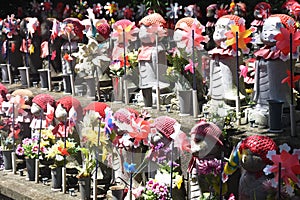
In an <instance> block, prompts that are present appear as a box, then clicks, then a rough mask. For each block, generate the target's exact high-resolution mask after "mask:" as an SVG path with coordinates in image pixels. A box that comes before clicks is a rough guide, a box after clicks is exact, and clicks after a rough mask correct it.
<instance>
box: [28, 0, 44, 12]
mask: <svg viewBox="0 0 300 200" xmlns="http://www.w3.org/2000/svg"><path fill="white" fill-rule="evenodd" d="M30 5H31V11H33V12H34V13H38V12H39V11H40V10H41V8H40V3H39V2H36V0H33V1H32V2H30Z"/></svg>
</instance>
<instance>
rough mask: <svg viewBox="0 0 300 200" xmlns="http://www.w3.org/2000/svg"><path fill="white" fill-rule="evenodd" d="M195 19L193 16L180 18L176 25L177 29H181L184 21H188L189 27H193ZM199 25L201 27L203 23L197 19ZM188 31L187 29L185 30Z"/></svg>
mask: <svg viewBox="0 0 300 200" xmlns="http://www.w3.org/2000/svg"><path fill="white" fill-rule="evenodd" d="M194 21H195V18H192V17H184V18H181V19H180V20H178V22H177V23H176V25H175V30H177V29H179V28H180V24H182V23H186V24H187V25H188V27H192V25H193V23H194ZM197 25H198V26H199V27H200V26H201V24H200V22H199V21H198V20H197ZM185 31H186V30H185Z"/></svg>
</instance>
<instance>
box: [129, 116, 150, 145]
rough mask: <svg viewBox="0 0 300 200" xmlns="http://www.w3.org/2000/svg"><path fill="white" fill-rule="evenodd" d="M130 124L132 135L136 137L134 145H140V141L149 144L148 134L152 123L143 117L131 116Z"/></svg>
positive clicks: (130, 133)
mask: <svg viewBox="0 0 300 200" xmlns="http://www.w3.org/2000/svg"><path fill="white" fill-rule="evenodd" d="M130 126H131V128H132V130H131V131H129V133H128V134H129V135H130V137H132V138H134V146H139V143H140V141H143V143H144V144H148V135H149V133H150V123H149V121H146V120H144V119H143V118H137V119H134V117H131V122H130Z"/></svg>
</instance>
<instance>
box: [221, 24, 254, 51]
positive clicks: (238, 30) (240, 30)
mask: <svg viewBox="0 0 300 200" xmlns="http://www.w3.org/2000/svg"><path fill="white" fill-rule="evenodd" d="M252 32H253V29H247V30H246V27H245V23H240V24H239V25H235V24H232V25H231V30H230V31H228V32H226V33H225V36H226V37H227V40H226V41H225V45H226V48H227V47H229V46H231V47H232V49H233V50H234V51H236V52H237V45H236V43H237V42H238V48H239V49H241V50H242V52H243V53H249V51H250V49H249V48H248V47H247V44H248V43H249V42H251V40H252V38H251V37H250V35H251V33H252ZM236 34H237V35H238V41H236Z"/></svg>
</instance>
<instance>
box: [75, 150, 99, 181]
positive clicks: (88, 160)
mask: <svg viewBox="0 0 300 200" xmlns="http://www.w3.org/2000/svg"><path fill="white" fill-rule="evenodd" d="M78 150H79V151H81V154H82V157H83V165H82V167H81V166H77V167H76V168H77V169H78V171H79V173H78V175H77V177H78V178H83V177H88V176H90V175H91V173H92V172H93V170H94V169H95V167H96V159H94V157H93V155H92V153H91V151H90V150H89V149H87V148H78Z"/></svg>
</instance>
